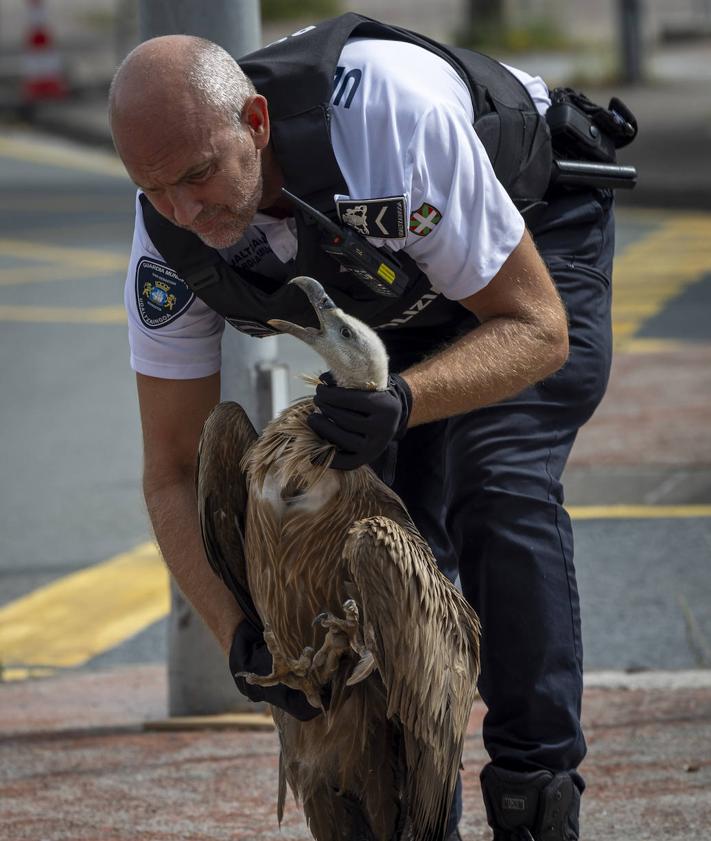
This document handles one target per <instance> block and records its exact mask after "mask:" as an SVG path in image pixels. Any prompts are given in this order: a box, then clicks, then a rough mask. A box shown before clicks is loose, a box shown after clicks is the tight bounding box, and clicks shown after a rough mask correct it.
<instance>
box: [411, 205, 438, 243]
mask: <svg viewBox="0 0 711 841" xmlns="http://www.w3.org/2000/svg"><path fill="white" fill-rule="evenodd" d="M441 218H442V214H441V213H440V212H439V210H437V208H436V207H434V206H433V205H431V204H426V203H425V204H423V205H420V207H418V208H417V210H413V211H412V213H411V214H410V233H412V234H416V235H417V236H418V237H426V236H427V234H431V233H432V231H433V230H434V229H435V226H436V225H438V224H439V221H440V219H441Z"/></svg>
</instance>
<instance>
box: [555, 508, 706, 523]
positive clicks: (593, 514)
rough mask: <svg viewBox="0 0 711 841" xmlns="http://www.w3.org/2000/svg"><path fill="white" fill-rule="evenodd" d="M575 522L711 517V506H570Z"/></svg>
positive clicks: (569, 509) (569, 511) (568, 509)
mask: <svg viewBox="0 0 711 841" xmlns="http://www.w3.org/2000/svg"><path fill="white" fill-rule="evenodd" d="M566 509H567V511H568V513H569V514H570V516H571V517H572V518H573V520H646V519H655V520H658V519H669V520H672V519H684V518H686V517H711V505H570V506H566Z"/></svg>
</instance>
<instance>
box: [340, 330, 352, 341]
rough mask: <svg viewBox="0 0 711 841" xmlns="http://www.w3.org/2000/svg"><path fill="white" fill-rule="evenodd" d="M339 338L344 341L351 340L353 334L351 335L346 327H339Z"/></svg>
mask: <svg viewBox="0 0 711 841" xmlns="http://www.w3.org/2000/svg"><path fill="white" fill-rule="evenodd" d="M341 336H343V338H344V339H352V338H353V333H351V331H350V330H349V329H348V328H347V327H341Z"/></svg>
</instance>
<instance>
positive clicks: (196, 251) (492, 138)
mask: <svg viewBox="0 0 711 841" xmlns="http://www.w3.org/2000/svg"><path fill="white" fill-rule="evenodd" d="M353 36H359V37H368V38H383V39H389V40H397V41H405V42H408V43H412V44H416V45H418V46H421V47H423V48H424V49H426V50H429V51H430V52H433V53H435V54H436V55H438V56H440V57H441V58H443V59H444V60H445V61H447V62H448V63H449V64H450V65H452V67H454V69H455V70H456V71H457V73H458V74H459V75H460V76H461V77H462V80H463V81H464V83H465V84H466V85H467V87H468V89H469V91H470V94H471V98H472V103H473V106H474V114H475V122H474V129H475V130H476V132H477V134H478V135H479V137H480V139H481V140H482V142H483V145H484V147H485V149H486V151H487V154H488V155H489V157H490V159H491V161H492V164H493V167H494V171H495V173H496V175H497V178H498V179H499V181H500V182H501V183H502V184H503V186H504V187H505V188H506V190H507V191H508V193H509V195H510V196H511V198H512V199H513V200H514V202H515V203H516V204H517V206H518V207H519V209H521V211H522V212H525V208H526V207H527V206H529V205H531V204H533V203H535V202H536V201H538V200H540V199H541V198H542V196H543V195H544V193H545V191H546V189H547V187H548V184H549V180H550V171H551V158H552V153H551V143H550V133H549V130H548V126H547V124H546V121H545V119H544V118H543V117H541V115H540V114H539V113H538V111H537V110H536V107H535V104H534V103H533V101H532V99H531V97H530V95H529V93H528V91H527V90H526V88H525V86H524V85H523V84H522V83H521V82H520V81H519V80H518V79H517V78H516V77H515V76H514V75H513V74H512V73H510V72H509V71H508V70H506V68H504V67H503V66H502V65H501V64H499V62H497V61H495V60H494V59H491V58H488V57H487V56H484V55H482V54H480V53H477V52H473V51H470V50H465V49H460V48H457V47H446V46H443V45H441V44H438V43H437V42H435V41H432V40H430V39H429V38H426V37H424V36H422V35H417V34H415V33H413V32H409V31H407V30H404V29H400V28H398V27H394V26H389V25H386V24H382V23H379V22H377V21H374V20H372V19H370V18H366V17H364V16H362V15H358V14H354V13H348V14H345V15H342V16H340V17H337V18H333V19H331V20H327V21H323V22H322V23H318V24H316V25H315V26H312V27H307V28H306V29H304V30H303V31H301V32H299V33H295V34H294V35H292V36H289V37H288V38H284V39H282V40H281V41H278V42H276V43H274V44H271V45H269V46H267V47H265V48H264V49H261V50H258V51H256V52H254V53H250V54H249V55H247V56H245V57H244V58H243V59H241V60H240V66H241V67H242V69H243V70H244V72H245V73H246V74H247V75H248V76H249V77H250V79H251V80H252V81H253V83H254V85H255V87H256V88H257V91H258V92H259V93H261V94H263V95H264V96H265V97H266V99H267V101H268V103H269V114H270V122H271V143H272V145H273V149H274V153H275V155H276V158H277V160H278V161H279V165H280V167H281V170H282V172H283V175H284V180H285V186H286V188H287V189H288V190H289V191H290V192H291V193H293V194H295V195H297V196H299V197H300V198H302V199H304V200H305V201H306V202H308V203H309V204H311V205H312V206H314V207H316V208H317V209H318V210H320V211H321V212H322V213H325V214H326V215H327V216H330V217H331V218H332V219H334V220H335V219H337V215H336V209H335V206H334V198H333V197H334V194H339V193H340V194H347V193H348V188H347V186H346V184H345V181H344V178H343V175H342V173H341V171H340V168H339V166H338V163H337V161H336V157H335V154H334V151H333V146H332V144H331V138H330V104H329V103H330V100H331V96H332V93H333V87H334V76H335V72H336V66H337V64H338V59H339V57H340V54H341V51H342V49H343V47H344V45H345V43H346V41H347V40H348V39H349V38H350V37H353ZM141 205H142V208H143V218H144V222H145V226H146V229H147V231H148V234H149V236H150V238H151V240H152V241H153V243H154V245H155V246H156V248H157V249H158V251H159V252H160V253H161V255H162V256H163V258H164V259H165V260H166V261H167V262H168V264H169V266H170V267H171V268H172V269H173V270H174V271H176V272H177V273H178V274H179V275H180V277H181V278H182V279H183V280H184V281H185V283H186V284H187V285H188V287H189V288H190V289H191V290H192V291H193V292H194V293H195V294H196V295H197V296H198V297H199V298H201V299H202V300H203V301H205V303H207V305H208V306H209V307H211V308H212V309H214V310H215V311H216V312H218V313H220V314H221V315H223V316H224V317H225V318H226V319H227V320H228V321H229V322H230V323H232V324H233V325H234V326H235V327H237V328H238V329H240V330H243V331H244V332H247V333H250V334H252V335H268V334H270V333H273V332H274V331H273V330H272V329H271V328H270V327H269V326H268V325H267V324H266V322H267V320H268V319H271V318H281V319H285V320H289V321H296V322H299V323H302V324H314V323H315V322H314V315H313V312H312V311H311V308H310V306H309V305H308V303H307V302H306V299H305V296H304V295H303V293H302V292H301V291H300V290H298V289H295V288H293V287H291V286H288V285H280V284H275V282H274V280H272V279H267V278H263V277H261V276H259V275H255V274H254V273H250V272H245V271H242V270H236V269H234V268H233V267H231V266H229V265H228V264H227V263H226V262H225V261H224V260H223V259H222V258H221V257H220V255H219V253H218V252H217V251H215V250H213V249H212V248H209V247H208V246H206V245H205V244H204V243H202V242H201V240H200V239H199V238H198V237H197V236H196V235H194V234H192V233H190V232H188V231H183V230H181V229H179V228H177V227H176V226H174V225H173V224H172V223H170V222H169V221H168V220H167V219H165V218H164V217H162V216H161V215H160V214H159V213H157V211H155V210H154V208H153V207H152V205H151V204H150V203H149V202H148V200H147V199H146V198H145V196H141ZM294 215H295V219H296V225H297V237H298V254H297V257H296V260H295V262H294V265H293V266H290V267H289V276H290V277H295V276H297V275H301V274H308V275H311V276H313V277H315V278H317V279H318V280H319V281H320V282H321V283H322V284H323V286H324V287H325V288H326V289H327V291H328V293H329V294H330V295H331V297H332V298H333V299H334V301H335V302H336V304H337V305H338V306H339V307H341V308H342V309H344V310H345V311H347V312H349V313H351V314H352V315H355V316H357V317H358V318H360V319H361V320H363V321H365V322H366V323H368V324H370V325H371V326H372V327H376V328H378V327H380V328H395V327H416V328H419V327H438V328H442V329H444V328H445V327H447V328H449V329H447V330H446V332H447V333H449V332H450V331H451V330H452V329H453V328H455V327H456V325H457V324H459V323H462V322H463V321H465V320H466V319H467V318H469V317H471V316H470V314H468V313H467V311H466V310H465V309H464V308H462V307H461V306H460V305H459V304H457V303H456V302H452V301H449V300H447V299H446V298H444V297H443V296H442V295H438V294H436V293H435V292H433V290H432V288H431V285H430V283H429V281H428V279H427V277H426V276H425V275H424V274H423V273H422V272H421V271H420V270H419V269H418V267H417V265H416V264H415V262H414V261H413V260H412V259H411V258H409V257H408V256H407V255H406V254H404V253H403V252H402V251H400V252H398V253H397V254H395V255H393V254H392V253H391V252H389V251H388V256H389V257H390V259H393V258H394V259H395V260H396V261H397V262H398V263H400V265H401V266H402V268H403V269H404V271H405V272H406V274H407V275H408V277H409V279H410V280H409V283H408V286H407V289H406V290H405V292H404V294H402V295H401V296H400V297H399V298H388V297H383V296H381V295H378V294H377V293H375V292H373V291H371V290H370V289H369V288H368V287H366V286H365V285H364V284H363V283H362V282H361V281H360V280H359V279H358V278H357V277H355V276H354V275H352V274H350V273H348V272H342V271H341V270H340V268H341V267H340V265H339V264H338V263H336V261H335V260H334V259H333V258H331V257H330V256H328V255H327V254H325V253H324V252H323V250H322V249H321V246H320V243H321V242H322V239H321V238H322V234H321V232H320V231H319V229H318V228H316V226H315V225H314V223H313V222H312V221H311V220H310V219H307V218H305V217H304V215H303V214H302V213H301V212H299V211H295V213H294ZM437 333H438V337H441V335H442V332H441V331H440V330H438V331H437Z"/></svg>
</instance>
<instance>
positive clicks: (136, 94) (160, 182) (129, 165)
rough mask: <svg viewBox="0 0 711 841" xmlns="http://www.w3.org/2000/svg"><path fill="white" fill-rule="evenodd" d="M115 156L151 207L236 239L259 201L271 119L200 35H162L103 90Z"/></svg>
mask: <svg viewBox="0 0 711 841" xmlns="http://www.w3.org/2000/svg"><path fill="white" fill-rule="evenodd" d="M109 118H110V122H111V131H112V133H113V138H114V144H115V146H116V150H117V152H118V153H119V155H120V156H121V159H122V160H123V163H124V165H125V167H126V170H127V171H128V174H129V175H130V176H131V178H132V179H133V180H134V182H135V183H136V184H137V185H138V186H139V187H141V188H142V189H143V190H144V192H145V193H146V196H147V197H148V199H149V200H150V202H151V204H153V205H154V206H155V208H156V209H157V210H158V211H159V212H160V213H161V214H163V216H165V217H166V218H168V219H170V221H171V222H174V223H175V224H176V225H179V226H180V227H181V228H186V229H187V230H190V231H193V232H194V233H195V234H197V235H198V236H199V237H200V239H202V240H203V242H205V243H207V244H208V245H211V246H213V247H214V248H224V247H227V246H229V245H233V244H234V243H235V242H237V241H238V240H239V239H240V237H241V236H242V234H243V233H244V230H245V228H246V227H247V225H248V224H249V223H250V221H251V220H252V217H253V216H254V214H255V212H256V210H257V208H258V207H260V206H262V205H263V179H262V163H263V160H262V157H263V154H264V152H265V150H266V149H267V144H268V142H269V116H268V112H267V104H266V100H265V99H264V97H262V96H259V95H258V94H257V93H256V91H255V89H254V86H253V85H252V83H251V82H250V80H249V79H248V78H247V77H246V76H245V74H244V73H243V72H242V70H241V69H240V67H239V66H238V65H237V64H236V62H235V61H234V60H233V59H232V58H231V57H230V55H229V54H228V53H227V52H225V50H223V49H222V48H221V47H218V46H217V45H216V44H213V43H211V42H210V41H205V40H204V39H202V38H194V37H191V36H187V35H166V36H163V37H161V38H153V39H151V40H150V41H146V42H144V43H143V44H140V45H139V46H138V47H136V49H135V50H133V52H131V53H129V55H128V56H127V57H126V59H125V60H124V61H123V63H122V64H121V66H120V67H119V69H118V70H117V71H116V75H115V76H114V80H113V82H112V84H111V91H110V94H109Z"/></svg>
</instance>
